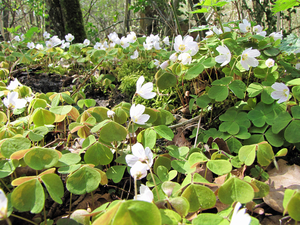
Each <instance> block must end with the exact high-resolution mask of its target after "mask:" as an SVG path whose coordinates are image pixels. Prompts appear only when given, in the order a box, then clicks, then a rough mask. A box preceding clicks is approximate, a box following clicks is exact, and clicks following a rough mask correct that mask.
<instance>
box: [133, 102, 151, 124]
mask: <svg viewBox="0 0 300 225" xmlns="http://www.w3.org/2000/svg"><path fill="white" fill-rule="evenodd" d="M145 109H146V107H145V106H143V105H141V104H137V105H135V104H133V105H132V106H131V108H130V117H131V120H132V121H133V122H134V123H136V124H139V125H144V124H145V123H146V122H147V121H148V120H149V119H150V116H149V115H148V114H143V113H144V112H145Z"/></svg>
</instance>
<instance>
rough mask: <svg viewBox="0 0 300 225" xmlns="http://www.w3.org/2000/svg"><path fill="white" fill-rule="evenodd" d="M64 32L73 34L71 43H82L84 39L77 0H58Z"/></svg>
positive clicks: (81, 18)
mask: <svg viewBox="0 0 300 225" xmlns="http://www.w3.org/2000/svg"><path fill="white" fill-rule="evenodd" d="M60 4H61V8H62V13H63V18H64V22H65V32H66V34H67V33H71V34H72V35H74V37H75V39H74V41H73V43H82V42H83V41H84V39H86V33H85V29H84V23H83V17H82V12H81V7H80V2H79V0H60Z"/></svg>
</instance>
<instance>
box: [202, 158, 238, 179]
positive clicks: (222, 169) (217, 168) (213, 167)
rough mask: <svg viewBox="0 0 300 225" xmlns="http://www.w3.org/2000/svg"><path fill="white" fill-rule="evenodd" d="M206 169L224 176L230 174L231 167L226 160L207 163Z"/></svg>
mask: <svg viewBox="0 0 300 225" xmlns="http://www.w3.org/2000/svg"><path fill="white" fill-rule="evenodd" d="M206 165H207V168H208V169H209V170H210V171H212V172H213V173H215V174H217V175H224V174H227V173H230V172H231V170H232V165H231V163H230V162H229V161H228V160H224V159H218V160H210V161H208V162H207V164H206Z"/></svg>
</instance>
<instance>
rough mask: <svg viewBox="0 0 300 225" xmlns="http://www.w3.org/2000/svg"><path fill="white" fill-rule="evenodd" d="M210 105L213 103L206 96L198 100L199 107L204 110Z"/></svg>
mask: <svg viewBox="0 0 300 225" xmlns="http://www.w3.org/2000/svg"><path fill="white" fill-rule="evenodd" d="M209 103H211V99H210V97H208V95H206V94H204V95H201V96H200V97H199V98H197V99H196V104H197V106H199V107H200V108H203V109H204V108H205V107H206V106H208V104H209Z"/></svg>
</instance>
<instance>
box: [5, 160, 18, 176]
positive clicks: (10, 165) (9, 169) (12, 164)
mask: <svg viewBox="0 0 300 225" xmlns="http://www.w3.org/2000/svg"><path fill="white" fill-rule="evenodd" d="M18 165H19V161H18V160H15V159H13V160H1V161H0V178H4V177H7V176H8V175H10V174H12V173H13V172H14V171H15V169H16V168H17V167H18Z"/></svg>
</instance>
